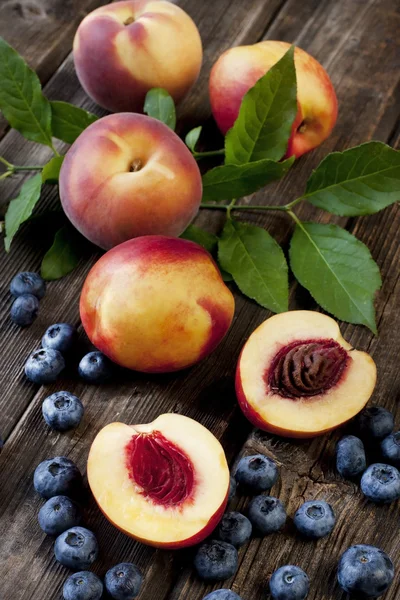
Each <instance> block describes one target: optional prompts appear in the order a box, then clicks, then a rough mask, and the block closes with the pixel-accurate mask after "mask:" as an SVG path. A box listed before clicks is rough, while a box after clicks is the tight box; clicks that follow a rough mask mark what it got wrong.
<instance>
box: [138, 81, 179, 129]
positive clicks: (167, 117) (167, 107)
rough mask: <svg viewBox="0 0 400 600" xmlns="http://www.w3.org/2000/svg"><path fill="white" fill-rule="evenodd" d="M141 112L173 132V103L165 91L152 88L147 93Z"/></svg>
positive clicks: (174, 122)
mask: <svg viewBox="0 0 400 600" xmlns="http://www.w3.org/2000/svg"><path fill="white" fill-rule="evenodd" d="M143 110H144V112H145V113H146V114H147V115H149V117H154V118H155V119H158V120H159V121H162V122H163V123H165V124H166V125H168V127H169V128H170V129H172V131H175V125H176V113H175V103H174V101H173V99H172V98H171V96H170V95H169V94H168V92H167V90H164V89H163V88H153V89H151V90H150V91H148V92H147V94H146V100H145V102H144V109H143Z"/></svg>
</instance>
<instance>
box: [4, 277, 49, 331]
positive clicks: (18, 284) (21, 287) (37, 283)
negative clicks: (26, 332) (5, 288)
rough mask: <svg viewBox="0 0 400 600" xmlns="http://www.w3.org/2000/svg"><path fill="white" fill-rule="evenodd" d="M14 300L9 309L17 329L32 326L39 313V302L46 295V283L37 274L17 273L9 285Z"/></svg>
mask: <svg viewBox="0 0 400 600" xmlns="http://www.w3.org/2000/svg"><path fill="white" fill-rule="evenodd" d="M10 292H11V295H12V296H14V298H15V300H14V302H13V305H12V307H11V320H12V321H13V322H14V323H15V324H16V325H19V327H28V326H29V325H32V323H33V321H34V320H35V319H36V317H37V314H38V312H39V301H40V300H41V299H42V298H43V296H44V295H45V293H46V283H45V282H44V281H43V279H42V278H41V277H40V275H38V274H37V273H30V272H29V271H23V272H22V273H18V275H16V276H15V277H14V278H13V280H12V281H11V284H10Z"/></svg>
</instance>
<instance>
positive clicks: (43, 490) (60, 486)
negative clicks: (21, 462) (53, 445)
mask: <svg viewBox="0 0 400 600" xmlns="http://www.w3.org/2000/svg"><path fill="white" fill-rule="evenodd" d="M33 486H34V488H35V490H36V491H37V492H38V493H39V494H40V495H41V496H43V498H52V497H53V496H74V495H76V493H77V492H79V491H80V490H81V486H82V475H81V473H80V471H79V469H78V467H77V466H76V465H75V463H73V462H72V460H70V459H69V458H66V457H65V456H57V457H56V458H50V459H48V460H44V461H43V462H41V463H40V465H38V466H37V467H36V469H35V473H34V476H33Z"/></svg>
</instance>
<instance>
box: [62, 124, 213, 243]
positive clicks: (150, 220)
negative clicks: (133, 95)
mask: <svg viewBox="0 0 400 600" xmlns="http://www.w3.org/2000/svg"><path fill="white" fill-rule="evenodd" d="M201 196H202V183H201V175H200V171H199V169H198V166H197V163H196V161H195V160H194V158H193V157H192V155H191V153H190V151H189V150H188V148H187V147H186V146H185V144H184V143H183V142H182V140H181V139H180V138H179V137H178V136H177V135H176V134H175V133H174V132H173V131H171V129H169V128H168V127H167V126H166V125H164V124H163V123H161V122H160V121H157V120H156V119H152V118H150V117H146V116H144V115H138V114H132V113H120V114H117V115H109V116H107V117H103V118H102V119H99V120H98V121H96V122H95V123H92V125H90V126H89V127H88V128H87V129H85V131H84V132H83V133H82V134H81V135H80V136H79V138H78V139H77V140H76V141H75V142H74V144H73V145H72V146H71V148H70V149H69V151H68V152H67V155H66V157H65V159H64V162H63V165H62V167H61V172H60V198H61V203H62V206H63V208H64V211H65V213H66V215H67V217H68V218H69V219H70V221H71V222H72V223H73V225H74V226H75V227H76V228H77V229H78V231H80V232H81V233H82V234H83V235H84V236H86V237H87V238H88V239H89V240H90V241H91V242H93V243H94V244H97V245H98V246H100V247H101V248H105V249H108V248H111V247H113V246H116V245H117V244H120V243H121V242H125V241H126V240H129V239H131V238H133V237H136V236H140V235H151V234H162V235H171V236H178V235H180V234H181V233H182V232H183V231H184V229H186V227H187V225H188V224H189V223H190V221H191V220H192V219H193V218H194V216H195V215H196V213H197V211H198V208H199V204H200V201H201Z"/></svg>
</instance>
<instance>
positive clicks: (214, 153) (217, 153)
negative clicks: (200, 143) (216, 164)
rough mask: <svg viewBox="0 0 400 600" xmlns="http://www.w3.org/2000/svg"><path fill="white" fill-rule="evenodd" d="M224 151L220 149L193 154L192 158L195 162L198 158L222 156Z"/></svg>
mask: <svg viewBox="0 0 400 600" xmlns="http://www.w3.org/2000/svg"><path fill="white" fill-rule="evenodd" d="M224 155H225V150H224V148H221V150H209V151H208V152H193V156H194V158H195V159H196V160H198V159H200V158H207V156H224Z"/></svg>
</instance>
